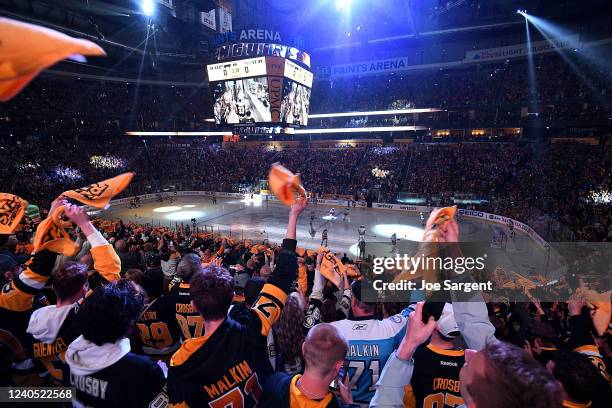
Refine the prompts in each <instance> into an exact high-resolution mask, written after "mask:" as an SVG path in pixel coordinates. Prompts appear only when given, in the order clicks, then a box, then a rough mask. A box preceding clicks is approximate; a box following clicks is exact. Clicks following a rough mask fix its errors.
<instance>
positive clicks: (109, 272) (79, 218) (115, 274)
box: [65, 204, 121, 283]
mask: <svg viewBox="0 0 612 408" xmlns="http://www.w3.org/2000/svg"><path fill="white" fill-rule="evenodd" d="M65 212H66V216H67V217H68V219H69V220H70V221H72V222H73V223H74V224H76V225H77V226H78V227H79V228H81V231H83V234H84V235H85V236H86V237H87V241H88V242H89V243H90V244H91V256H92V258H93V264H94V265H93V266H94V269H95V270H96V272H98V274H99V275H100V277H101V278H102V280H103V281H102V282H101V283H108V282H113V281H116V280H118V279H119V278H120V275H119V273H120V272H121V260H120V259H119V256H118V255H117V253H116V252H115V249H114V248H113V246H112V245H111V244H109V243H108V241H107V240H106V238H104V237H103V236H102V234H100V231H98V230H97V229H96V227H94V226H93V224H92V223H91V221H90V219H89V216H88V215H87V213H86V212H85V208H84V207H79V206H76V205H70V204H67V205H65ZM104 281H106V282H104Z"/></svg>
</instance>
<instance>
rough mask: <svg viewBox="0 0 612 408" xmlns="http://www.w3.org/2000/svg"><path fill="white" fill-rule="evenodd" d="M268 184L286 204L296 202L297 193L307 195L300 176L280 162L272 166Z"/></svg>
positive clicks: (302, 195)
mask: <svg viewBox="0 0 612 408" xmlns="http://www.w3.org/2000/svg"><path fill="white" fill-rule="evenodd" d="M268 184H269V186H270V190H272V192H273V193H274V195H275V196H276V198H278V199H279V200H280V201H281V202H282V203H283V204H285V205H289V206H291V205H293V204H295V198H296V195H297V196H300V197H306V190H304V187H302V182H301V181H300V176H299V175H297V174H293V173H292V172H290V171H289V170H287V169H286V168H284V167H283V166H281V165H280V164H278V163H274V164H273V165H272V167H270V174H268Z"/></svg>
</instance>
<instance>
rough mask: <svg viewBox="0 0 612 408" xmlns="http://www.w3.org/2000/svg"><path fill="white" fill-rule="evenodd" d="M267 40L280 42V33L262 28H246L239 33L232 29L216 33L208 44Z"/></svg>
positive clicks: (216, 44) (214, 45)
mask: <svg viewBox="0 0 612 408" xmlns="http://www.w3.org/2000/svg"><path fill="white" fill-rule="evenodd" d="M249 40H250V41H269V42H277V41H278V42H281V41H282V39H281V35H280V33H279V32H278V31H274V30H264V29H261V28H260V29H247V30H242V31H240V32H239V33H236V32H234V31H227V32H224V33H222V34H217V35H215V36H214V37H213V38H211V40H210V44H211V45H212V46H213V47H216V46H218V45H221V44H223V43H233V42H239V41H249Z"/></svg>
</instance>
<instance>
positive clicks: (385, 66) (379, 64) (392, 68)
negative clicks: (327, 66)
mask: <svg viewBox="0 0 612 408" xmlns="http://www.w3.org/2000/svg"><path fill="white" fill-rule="evenodd" d="M407 69H408V58H405V57H402V58H390V59H384V60H375V61H365V62H360V63H356V64H342V65H332V67H331V70H330V76H331V77H332V78H334V77H336V78H337V77H344V76H354V75H374V74H384V73H388V72H396V71H405V70H407Z"/></svg>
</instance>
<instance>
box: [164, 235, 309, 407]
mask: <svg viewBox="0 0 612 408" xmlns="http://www.w3.org/2000/svg"><path fill="white" fill-rule="evenodd" d="M295 245H296V241H295V240H291V239H285V240H284V242H283V248H282V250H281V252H280V254H279V256H278V262H277V265H276V268H275V270H274V272H272V275H271V276H270V279H269V280H268V283H267V284H266V285H264V287H263V288H262V290H261V293H260V295H259V298H258V299H257V301H256V302H255V304H254V305H253V307H252V308H251V309H249V310H247V312H248V316H244V317H242V318H241V322H240V323H238V322H236V321H234V320H233V319H232V318H230V317H227V318H226V319H225V320H224V321H223V323H222V324H221V325H220V326H219V327H218V328H217V329H216V330H215V331H214V332H213V333H207V334H206V335H205V336H203V337H197V338H192V339H189V340H187V341H185V342H184V343H183V344H182V346H181V348H180V349H179V350H178V351H177V352H176V353H175V354H174V356H172V359H171V360H170V367H169V369H168V394H169V398H170V406H171V407H188V406H189V407H203V406H207V407H212V408H216V407H228V406H232V407H234V408H242V407H255V406H257V403H258V401H259V399H260V396H261V384H263V381H265V379H266V378H268V377H269V376H270V375H271V374H272V367H271V365H270V361H269V359H268V352H267V342H266V338H267V335H268V333H269V332H270V330H271V328H272V325H273V324H274V323H275V322H276V321H277V320H278V318H279V317H280V314H281V311H282V308H283V305H284V303H285V300H286V298H287V292H288V291H289V288H290V287H291V283H292V282H293V281H294V280H295V276H296V271H297V261H296V255H295Z"/></svg>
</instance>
